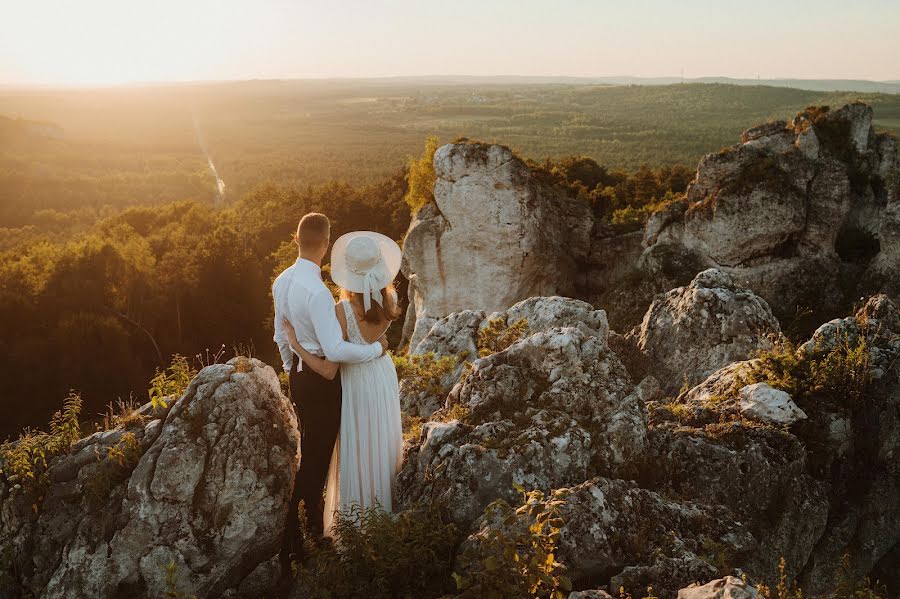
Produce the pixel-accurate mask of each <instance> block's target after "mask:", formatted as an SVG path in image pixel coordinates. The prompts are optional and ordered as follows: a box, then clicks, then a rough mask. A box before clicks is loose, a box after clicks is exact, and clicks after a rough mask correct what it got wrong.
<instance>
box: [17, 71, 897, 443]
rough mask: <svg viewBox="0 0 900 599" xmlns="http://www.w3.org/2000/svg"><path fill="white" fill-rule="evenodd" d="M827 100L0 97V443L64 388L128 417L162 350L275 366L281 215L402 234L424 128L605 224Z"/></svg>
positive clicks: (592, 92) (771, 96)
mask: <svg viewBox="0 0 900 599" xmlns="http://www.w3.org/2000/svg"><path fill="white" fill-rule="evenodd" d="M845 96H847V94H836V93H820V92H808V91H802V90H794V89H776V88H764V87H740V88H738V87H731V86H724V85H708V86H704V85H673V86H661V87H636V86H632V87H612V86H577V85H543V86H540V85H523V86H509V85H507V86H479V87H473V86H462V85H456V86H452V85H431V86H421V85H420V86H416V87H410V86H409V85H406V86H405V87H404V85H401V84H398V83H393V84H386V83H385V84H377V83H368V84H361V83H350V82H345V83H341V82H320V83H312V82H249V83H242V84H208V85H185V86H171V87H151V88H112V89H105V90H65V91H59V90H30V91H28V90H24V91H14V90H13V91H10V90H4V91H3V92H0V330H2V331H3V334H2V336H0V356H2V358H3V359H2V360H0V376H2V378H3V380H4V385H3V390H2V391H0V406H2V407H3V410H4V413H5V414H6V415H7V416H6V418H4V420H3V424H2V425H0V439H2V438H4V437H6V436H12V435H15V434H17V433H18V431H19V430H20V429H21V428H22V427H23V426H31V425H34V426H37V425H42V424H44V423H46V422H47V420H48V418H49V416H50V414H51V413H52V412H53V411H54V410H55V409H56V408H57V407H58V406H59V404H60V402H61V401H62V399H63V398H64V397H66V395H67V394H68V392H69V390H70V389H75V390H77V391H79V392H80V393H81V394H82V396H83V398H84V401H85V410H84V413H85V414H86V415H93V414H98V413H100V412H102V411H103V410H104V408H105V406H106V405H107V404H108V403H109V402H111V401H114V400H116V399H117V398H124V399H127V398H128V397H129V395H132V396H133V397H134V399H135V401H137V402H139V403H141V402H143V401H145V400H146V398H147V386H148V381H149V380H150V378H152V377H153V375H154V372H155V371H156V369H158V368H160V367H164V366H165V365H166V364H168V363H169V361H170V359H171V356H172V355H173V354H176V353H178V354H182V355H186V356H189V357H193V356H196V355H197V354H201V355H200V357H199V358H191V359H192V360H193V361H195V362H197V363H198V364H197V365H199V363H200V362H202V361H204V360H208V359H209V358H208V357H207V355H206V351H207V349H209V350H210V352H211V354H215V353H217V352H218V351H219V348H222V347H223V346H224V348H225V353H226V356H225V358H227V357H229V356H230V355H231V354H232V353H233V352H242V353H247V352H250V353H253V354H254V355H256V356H258V357H260V358H262V359H264V360H266V361H268V362H269V363H272V364H275V363H276V362H277V360H276V359H275V348H274V345H273V344H272V342H271V326H272V323H271V298H270V296H269V287H270V284H271V281H272V278H273V276H274V274H276V273H277V272H278V271H279V270H280V269H281V268H283V267H284V266H286V265H287V264H289V263H290V262H291V261H292V260H293V259H294V257H295V248H294V247H293V246H292V245H291V243H290V241H289V240H290V235H291V232H292V231H293V229H294V228H295V227H296V224H297V221H298V219H299V218H300V217H301V216H302V215H303V214H304V213H306V212H309V211H312V210H316V211H321V212H325V213H327V214H328V215H329V216H331V218H332V222H333V236H335V237H336V236H338V235H340V234H342V233H344V232H347V231H350V230H354V229H376V230H379V231H381V232H383V233H385V234H387V235H390V236H391V237H393V238H395V239H400V238H402V236H403V234H404V232H405V230H406V228H407V226H408V224H409V220H410V207H409V205H408V204H407V201H406V199H407V198H406V196H407V191H408V189H409V187H410V181H409V180H410V178H411V177H413V178H414V177H415V176H416V172H415V168H413V171H412V174H411V171H410V166H409V164H412V165H414V166H415V165H416V164H417V161H410V156H411V155H419V154H421V153H422V144H423V141H424V140H425V138H426V137H427V136H428V135H429V134H433V135H434V136H436V137H435V138H434V141H432V142H431V144H430V148H431V149H432V150H433V147H434V145H435V144H436V143H438V142H440V143H443V142H446V141H450V140H452V139H454V138H457V137H459V136H463V135H464V136H466V137H469V138H477V139H483V140H486V141H498V142H501V143H505V144H507V145H510V146H512V147H514V148H515V149H516V150H517V151H518V152H519V153H520V154H521V155H522V156H524V157H527V158H530V159H531V160H530V163H531V166H532V167H533V168H534V169H535V171H536V172H537V173H538V174H539V176H541V177H542V178H543V179H544V180H545V182H546V183H547V184H549V185H554V186H558V187H560V188H561V189H562V190H563V191H564V192H565V193H567V194H569V195H570V196H572V197H579V198H582V199H583V200H584V201H585V202H589V203H590V204H591V206H592V207H593V209H594V211H595V213H596V214H599V215H602V216H604V217H605V218H607V219H608V220H609V222H610V223H611V225H612V227H613V229H616V228H618V229H620V230H621V229H631V228H634V227H638V226H640V225H641V223H642V221H643V219H644V218H645V216H646V213H647V212H648V211H649V210H651V209H652V207H653V206H654V205H655V204H657V203H658V202H660V201H663V200H665V199H666V198H671V197H672V196H674V195H677V194H679V193H682V192H683V191H684V189H685V187H686V185H687V183H688V181H689V180H690V178H691V176H692V174H693V165H694V164H695V161H696V159H697V158H698V157H699V156H700V155H701V154H703V153H704V152H707V151H715V150H717V149H719V148H720V147H722V146H723V145H726V144H729V143H732V142H733V141H734V139H735V138H736V137H737V135H738V134H739V133H740V131H741V130H742V129H743V128H745V127H746V126H748V125H751V124H754V123H756V122H758V121H759V120H760V119H763V120H764V119H766V118H772V117H779V118H784V117H786V116H788V115H790V114H793V113H795V112H796V111H797V110H798V109H800V108H802V107H803V106H805V105H806V104H809V103H823V102H824V103H828V102H832V103H839V102H842V101H844V99H846V98H845ZM858 96H859V95H858V94H857V95H856V96H854V97H858ZM864 99H865V100H866V101H868V102H870V103H872V104H873V105H874V106H875V109H876V115H878V117H879V118H880V119H883V120H882V121H881V122H879V123H876V124H877V125H879V126H881V127H883V128H889V129H893V130H898V129H900V99H898V98H897V97H896V96H889V95H866V96H865V98H864ZM206 151H208V152H209V155H208V156H207V155H206V154H205V152H206ZM208 158H209V159H211V160H212V161H213V162H214V163H215V166H216V169H217V171H218V173H219V175H220V176H221V177H222V178H223V179H224V181H225V183H226V193H225V198H224V201H220V199H219V198H218V197H217V190H216V182H215V179H214V177H213V175H212V173H211V171H210V168H209V165H208V162H207V159H208ZM424 158H425V160H424V163H426V164H427V163H428V162H429V161H428V156H427V151H426V155H425V157H424ZM418 162H419V163H421V161H418ZM13 406H14V409H10V408H11V407H13Z"/></svg>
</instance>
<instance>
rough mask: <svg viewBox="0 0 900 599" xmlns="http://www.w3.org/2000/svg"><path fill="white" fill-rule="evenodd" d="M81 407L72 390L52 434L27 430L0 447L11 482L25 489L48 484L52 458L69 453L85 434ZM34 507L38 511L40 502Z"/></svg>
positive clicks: (2, 468) (1, 465) (0, 462)
mask: <svg viewBox="0 0 900 599" xmlns="http://www.w3.org/2000/svg"><path fill="white" fill-rule="evenodd" d="M81 407H82V401H81V396H80V395H78V394H77V393H75V392H71V393H69V396H68V397H67V398H66V399H65V401H64V402H63V408H62V410H60V411H58V412H56V413H55V414H53V418H52V419H51V421H50V432H49V433H45V432H42V431H31V430H26V431H25V432H24V433H22V435H21V436H19V438H18V440H16V441H13V442H12V443H6V444H4V445H3V446H2V447H0V474H3V475H4V476H5V477H6V479H7V480H8V481H9V482H10V483H13V484H21V485H22V486H23V487H25V488H31V489H38V488H40V487H43V486H45V485H46V484H47V482H48V481H47V478H46V476H47V469H48V467H49V464H50V460H51V459H52V458H53V457H54V456H57V455H61V454H63V453H68V452H69V450H71V449H72V444H74V443H75V442H76V441H77V440H78V439H79V438H80V437H81V425H80V424H79V422H78V416H79V415H80V413H81ZM39 500H40V497H39V498H38V501H39ZM34 510H35V511H37V510H38V504H37V503H35V505H34Z"/></svg>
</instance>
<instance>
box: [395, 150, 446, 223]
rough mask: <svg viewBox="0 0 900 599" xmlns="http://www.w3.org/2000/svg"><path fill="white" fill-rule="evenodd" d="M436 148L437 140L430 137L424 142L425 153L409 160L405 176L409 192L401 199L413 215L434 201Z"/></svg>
mask: <svg viewBox="0 0 900 599" xmlns="http://www.w3.org/2000/svg"><path fill="white" fill-rule="evenodd" d="M437 148H438V138H437V137H435V136H434V135H431V136H429V137H428V139H426V140H425V152H424V153H423V154H422V156H420V157H419V158H413V157H410V158H409V174H408V175H407V176H406V180H407V182H408V183H409V190H408V191H407V192H406V195H405V196H404V198H403V199H404V200H406V203H407V205H409V209H410V212H411V213H412V214H414V215H415V214H416V213H417V212H418V211H419V210H421V209H422V208H423V207H424V206H425V205H426V204H428V203H430V202H433V201H434V182H435V174H434V153H435V152H436V151H437Z"/></svg>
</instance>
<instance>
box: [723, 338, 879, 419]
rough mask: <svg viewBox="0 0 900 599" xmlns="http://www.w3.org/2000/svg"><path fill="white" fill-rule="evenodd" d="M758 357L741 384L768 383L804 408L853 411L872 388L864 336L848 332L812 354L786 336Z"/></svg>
mask: <svg viewBox="0 0 900 599" xmlns="http://www.w3.org/2000/svg"><path fill="white" fill-rule="evenodd" d="M758 357H759V360H758V362H757V363H756V364H754V365H752V366H751V367H750V368H749V370H748V372H747V375H746V381H745V380H744V379H741V380H740V381H739V382H738V384H739V385H742V384H745V383H758V382H765V383H768V384H769V385H770V386H772V387H775V388H776V389H781V390H782V391H786V392H787V393H789V394H790V395H791V397H792V398H793V399H794V401H796V402H797V404H798V405H800V406H801V407H804V406H812V405H816V404H819V405H824V406H825V407H827V408H830V409H841V408H842V409H845V410H849V411H851V412H852V411H854V410H856V409H857V408H858V407H859V405H860V404H861V402H863V401H864V400H865V398H866V396H867V394H868V391H869V383H870V382H871V375H870V364H869V346H868V343H867V342H866V339H865V337H864V336H860V337H859V338H858V339H857V340H855V341H851V340H850V338H849V337H848V336H847V335H844V336H843V337H841V339H839V340H838V342H837V343H836V344H835V346H834V347H833V348H832V349H830V350H828V351H824V350H822V349H820V348H816V349H815V350H814V351H813V352H812V354H811V355H807V354H805V353H804V352H803V351H799V350H798V348H797V346H796V345H794V344H793V343H791V342H790V341H788V340H785V339H782V340H780V341H778V342H777V343H776V345H775V347H774V348H773V349H771V350H767V351H763V352H761V353H760V354H759V356H758Z"/></svg>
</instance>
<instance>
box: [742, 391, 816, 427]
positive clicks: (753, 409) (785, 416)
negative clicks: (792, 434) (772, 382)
mask: <svg viewBox="0 0 900 599" xmlns="http://www.w3.org/2000/svg"><path fill="white" fill-rule="evenodd" d="M739 393H740V396H741V403H740V406H741V414H743V415H744V416H747V417H748V418H751V419H753V420H756V421H758V422H762V423H765V424H773V425H775V426H785V425H791V424H794V423H795V422H797V421H798V420H806V414H805V413H804V412H803V410H801V409H800V408H798V407H797V404H795V403H794V401H793V400H792V399H791V396H790V395H788V394H787V393H785V392H784V391H782V390H780V389H773V388H772V387H770V386H769V385H768V384H767V383H754V384H753V385H747V386H746V387H742V388H741V390H740V391H739Z"/></svg>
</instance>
